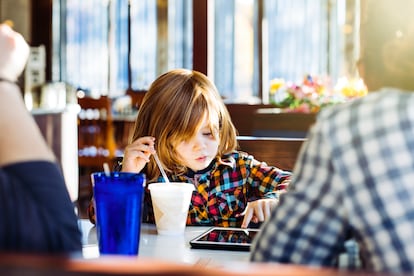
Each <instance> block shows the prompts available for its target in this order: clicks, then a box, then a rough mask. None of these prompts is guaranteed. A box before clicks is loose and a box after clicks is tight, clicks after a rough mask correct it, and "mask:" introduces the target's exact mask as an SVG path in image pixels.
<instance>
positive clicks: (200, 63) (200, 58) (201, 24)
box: [193, 0, 208, 75]
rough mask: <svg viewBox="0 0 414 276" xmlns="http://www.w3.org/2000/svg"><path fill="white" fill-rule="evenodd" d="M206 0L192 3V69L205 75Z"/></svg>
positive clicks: (206, 49) (206, 39)
mask: <svg viewBox="0 0 414 276" xmlns="http://www.w3.org/2000/svg"><path fill="white" fill-rule="evenodd" d="M207 7H208V5H207V0H196V1H193V69H194V70H196V71H199V72H201V73H204V74H206V75H207V68H208V67H207V66H208V64H207V52H208V47H207V45H208V28H207V17H208V14H207V13H208V11H207Z"/></svg>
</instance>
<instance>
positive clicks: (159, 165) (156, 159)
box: [153, 153, 170, 183]
mask: <svg viewBox="0 0 414 276" xmlns="http://www.w3.org/2000/svg"><path fill="white" fill-rule="evenodd" d="M153 156H154V159H155V162H156V163H157V165H158V168H159V169H160V171H161V174H162V177H163V178H164V181H165V183H170V180H169V179H168V177H167V174H166V173H165V171H164V168H163V167H162V164H161V162H160V159H159V158H158V155H157V153H154V154H153Z"/></svg>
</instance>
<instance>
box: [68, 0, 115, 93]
mask: <svg viewBox="0 0 414 276" xmlns="http://www.w3.org/2000/svg"><path fill="white" fill-rule="evenodd" d="M66 42H67V45H66V56H67V59H66V62H67V63H66V68H67V74H66V76H65V79H64V80H65V81H66V82H68V83H69V84H71V85H73V86H74V87H79V88H83V89H94V90H100V91H107V90H108V43H107V42H108V2H107V1H102V0H88V1H83V0H67V13H66Z"/></svg>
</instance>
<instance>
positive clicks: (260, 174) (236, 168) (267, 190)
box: [145, 151, 291, 227]
mask: <svg viewBox="0 0 414 276" xmlns="http://www.w3.org/2000/svg"><path fill="white" fill-rule="evenodd" d="M290 175H291V173H290V172H287V171H283V170H280V169H278V168H276V167H272V166H268V165H267V164H266V163H264V162H259V161H257V160H255V159H254V157H253V156H252V155H248V154H246V153H243V152H237V151H235V152H233V153H231V154H229V155H226V156H223V157H222V158H221V160H219V159H217V160H216V161H215V162H214V164H213V166H212V167H211V169H210V170H208V171H206V172H195V173H194V174H192V175H191V176H188V175H187V176H186V175H181V176H169V178H170V181H174V182H175V181H177V182H188V183H190V184H192V185H194V186H195V192H193V195H192V199H191V204H190V208H189V213H188V218H187V224H188V225H214V226H224V227H227V226H229V227H240V225H241V223H242V221H243V216H242V215H241V214H242V213H243V211H244V210H245V208H246V205H247V203H248V202H250V201H254V200H257V199H261V198H278V193H277V192H276V191H280V190H285V189H286V188H287V185H288V180H289V179H290ZM159 181H160V182H162V181H163V180H162V177H161V178H160V179H159ZM149 185H151V184H149ZM275 192H276V193H275ZM146 205H151V200H150V197H149V194H147V195H146ZM145 209H146V210H147V211H148V213H147V219H148V220H149V221H150V220H151V217H152V216H153V214H152V213H151V212H152V208H151V207H147V208H145Z"/></svg>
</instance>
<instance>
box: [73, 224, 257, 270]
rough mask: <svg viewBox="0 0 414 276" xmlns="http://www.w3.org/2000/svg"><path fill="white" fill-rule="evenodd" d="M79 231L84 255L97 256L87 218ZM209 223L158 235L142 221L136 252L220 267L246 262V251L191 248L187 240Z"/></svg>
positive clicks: (86, 256)
mask: <svg viewBox="0 0 414 276" xmlns="http://www.w3.org/2000/svg"><path fill="white" fill-rule="evenodd" d="M79 226H80V228H81V231H82V242H83V245H84V246H83V256H84V258H87V259H90V258H98V257H99V250H98V244H97V238H96V231H95V227H94V225H92V224H91V223H90V222H89V221H88V220H85V219H82V220H79ZM208 228H209V227H199V226H187V227H186V230H185V234H184V235H179V236H164V235H158V234H157V230H156V227H155V225H153V224H142V225H141V237H140V245H139V253H138V257H139V256H143V257H150V258H154V259H160V260H165V261H172V262H177V263H185V264H197V265H201V266H209V267H211V266H213V267H223V266H231V264H232V263H234V262H237V263H240V262H242V263H248V261H249V252H242V251H227V250H208V249H192V248H191V247H190V244H189V241H190V240H191V239H193V238H195V237H196V236H198V235H200V234H201V233H202V232H204V231H205V230H207V229H208Z"/></svg>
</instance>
